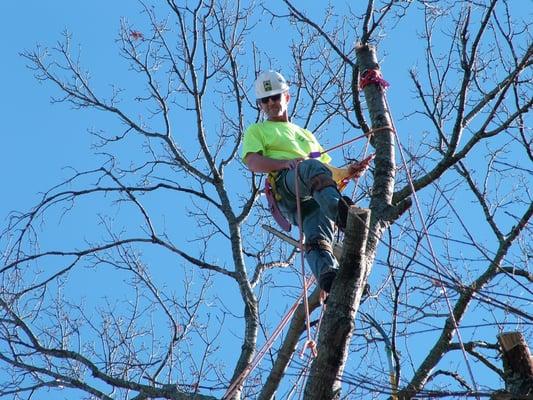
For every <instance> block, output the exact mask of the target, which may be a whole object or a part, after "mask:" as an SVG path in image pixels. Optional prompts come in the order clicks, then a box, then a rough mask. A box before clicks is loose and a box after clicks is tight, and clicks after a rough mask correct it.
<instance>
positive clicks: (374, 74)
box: [359, 69, 390, 90]
mask: <svg viewBox="0 0 533 400" xmlns="http://www.w3.org/2000/svg"><path fill="white" fill-rule="evenodd" d="M370 84H374V85H378V86H379V87H380V88H381V89H383V90H385V89H387V88H388V87H389V86H390V84H389V82H387V81H386V80H385V79H383V75H381V72H380V71H379V69H367V70H366V71H364V72H363V73H362V74H361V78H360V79H359V90H363V89H364V88H365V87H367V86H368V85H370Z"/></svg>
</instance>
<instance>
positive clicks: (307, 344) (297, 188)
mask: <svg viewBox="0 0 533 400" xmlns="http://www.w3.org/2000/svg"><path fill="white" fill-rule="evenodd" d="M299 164H300V162H298V163H296V167H295V168H294V191H295V197H296V212H297V214H298V221H297V222H298V230H299V231H300V237H299V240H298V243H299V245H300V260H301V277H302V286H303V288H304V291H303V292H304V293H303V296H304V309H305V328H306V331H307V341H306V342H305V344H304V346H303V348H302V352H301V354H300V356H301V355H302V354H303V353H304V352H305V349H306V348H308V347H309V348H310V349H311V352H312V354H313V355H314V356H315V357H316V343H315V341H314V340H313V339H311V323H310V322H309V304H308V301H307V288H306V287H305V255H304V253H305V249H304V231H303V227H302V209H301V205H300V185H299V182H298V166H299Z"/></svg>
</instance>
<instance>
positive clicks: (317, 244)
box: [304, 239, 333, 254]
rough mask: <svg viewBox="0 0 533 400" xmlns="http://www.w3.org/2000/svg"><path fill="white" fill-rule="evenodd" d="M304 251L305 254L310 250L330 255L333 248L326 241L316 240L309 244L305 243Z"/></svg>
mask: <svg viewBox="0 0 533 400" xmlns="http://www.w3.org/2000/svg"><path fill="white" fill-rule="evenodd" d="M304 250H305V252H306V253H308V252H310V251H312V250H325V251H327V252H329V253H331V254H333V248H332V247H331V244H330V243H328V242H327V240H323V239H318V240H313V241H310V242H305V244H304Z"/></svg>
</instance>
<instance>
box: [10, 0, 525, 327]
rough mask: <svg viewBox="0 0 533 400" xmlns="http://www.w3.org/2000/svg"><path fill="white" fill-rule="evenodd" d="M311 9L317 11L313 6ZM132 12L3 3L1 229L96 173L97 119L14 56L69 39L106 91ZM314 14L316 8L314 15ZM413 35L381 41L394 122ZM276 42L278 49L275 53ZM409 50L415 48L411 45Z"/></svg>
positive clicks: (107, 6) (127, 6)
mask: <svg viewBox="0 0 533 400" xmlns="http://www.w3.org/2000/svg"><path fill="white" fill-rule="evenodd" d="M526 2H527V1H526ZM305 3H306V4H311V2H305ZM317 3H318V4H320V3H319V2H316V3H312V4H315V5H316V4H317ZM521 4H522V3H521ZM139 9H140V6H139V5H138V3H137V2H134V1H127V0H113V1H102V0H98V1H91V2H88V1H71V0H53V1H47V2H44V1H35V2H16V1H4V2H2V3H1V4H0V38H1V39H0V43H1V54H2V62H1V63H0V87H1V88H2V92H3V93H2V98H3V100H2V102H1V107H0V117H1V119H2V124H1V125H0V134H1V140H2V142H1V145H0V171H1V173H0V177H1V178H2V195H1V197H0V219H1V220H2V227H3V226H4V223H5V217H6V216H7V214H8V212H10V211H12V210H19V211H25V210H27V209H28V208H29V207H31V206H32V205H34V204H35V203H36V201H38V199H39V195H38V193H39V192H43V191H44V190H47V189H48V188H50V187H51V186H52V185H54V184H56V183H58V182H59V181H60V180H62V178H64V177H66V176H68V175H69V173H70V171H65V170H63V168H64V167H66V166H69V167H73V168H76V169H79V170H84V169H90V168H94V167H97V166H98V163H97V162H95V158H94V156H93V155H92V150H91V149H90V146H91V143H92V141H93V139H92V138H91V137H90V136H89V135H88V134H87V133H86V131H87V129H90V128H99V127H102V126H100V125H101V122H102V121H101V120H99V119H98V118H100V117H101V114H98V113H91V112H84V111H78V110H69V107H70V106H69V105H67V104H56V105H51V104H50V96H51V95H52V94H57V92H56V91H55V90H54V89H53V88H52V87H51V85H49V84H44V85H42V84H40V83H39V82H37V81H36V79H35V78H34V76H33V73H32V71H30V70H29V69H27V68H26V67H25V66H26V64H27V62H26V60H25V59H24V58H23V57H21V56H20V54H19V53H21V52H23V51H24V50H25V49H33V48H35V46H36V45H37V44H42V45H43V46H52V45H54V43H55V42H56V41H58V40H61V32H62V31H64V30H65V29H66V30H68V31H70V32H71V33H72V34H73V45H74V46H78V44H80V45H81V49H82V64H83V65H84V66H86V67H87V68H88V69H89V70H90V71H91V72H92V75H93V76H94V80H95V82H98V83H99V84H101V85H103V86H104V87H105V85H106V84H107V83H111V82H114V81H115V80H116V79H119V78H120V74H121V72H120V71H121V70H122V68H123V64H121V59H120V58H119V57H118V55H117V47H116V44H115V39H116V38H117V36H118V31H119V24H120V18H121V17H124V16H127V17H128V19H129V20H130V21H136V20H141V19H142V18H143V17H142V16H140V15H139V12H138V11H139ZM318 10H319V9H318V7H317V8H316V9H315V10H313V11H318ZM266 29H267V28H266V25H265V26H263V28H262V30H261V31H259V32H258V33H257V35H258V39H262V40H263V42H264V43H268V40H264V39H265V37H264V35H265V33H266V34H268V35H269V37H271V38H272V39H271V40H272V41H273V42H272V41H271V45H272V51H273V53H274V54H273V56H274V57H277V58H278V60H277V61H276V64H278V65H283V63H284V60H283V57H284V56H283V54H286V53H287V51H288V50H287V45H288V43H283V35H282V33H280V32H277V33H276V32H272V31H267V30H266ZM413 29H414V28H413V26H410V25H407V24H403V25H401V26H400V27H399V29H398V30H397V37H396V38H389V39H387V41H386V42H385V46H384V48H383V49H381V50H380V56H381V57H384V62H383V70H384V73H385V78H386V79H387V80H389V81H390V82H391V84H392V87H391V90H390V92H389V100H390V103H391V105H392V107H393V111H394V113H395V116H400V115H402V114H403V113H406V112H408V111H409V110H408V109H406V107H407V106H408V104H407V102H406V101H405V98H406V97H407V96H408V97H409V98H410V97H411V93H409V92H408V91H407V90H406V86H405V81H406V80H407V79H408V71H409V68H411V67H414V66H416V60H414V59H412V58H411V57H412V53H411V52H410V51H409V48H408V47H407V48H406V47H405V46H406V43H405V41H404V38H405V35H408V34H412V33H413ZM404 34H405V35H404ZM262 35H263V36H262ZM275 35H277V36H275ZM275 38H277V39H278V40H279V41H280V42H279V43H281V44H280V45H279V44H278V45H277V46H276V44H277V42H276V40H275ZM409 45H410V46H414V45H416V44H415V43H413V42H410V43H409ZM398 49H401V51H398ZM285 61H286V60H285ZM248 122H249V121H248ZM397 123H398V126H399V130H400V131H402V132H405V139H406V140H405V143H404V144H407V141H408V140H407V138H408V137H409V135H410V134H411V133H412V130H413V129H412V127H410V126H409V121H408V120H403V121H397ZM330 143H332V144H333V143H335V139H334V138H333V139H330ZM239 334H240V332H239Z"/></svg>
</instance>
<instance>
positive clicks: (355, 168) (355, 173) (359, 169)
mask: <svg viewBox="0 0 533 400" xmlns="http://www.w3.org/2000/svg"><path fill="white" fill-rule="evenodd" d="M374 157H375V155H374V154H371V155H369V156H368V157H367V158H365V159H364V160H363V161H359V162H355V163H353V164H350V165H348V176H349V177H350V178H360V177H361V175H363V173H364V172H365V171H366V170H367V169H368V168H369V167H370V162H371V161H372V160H373V159H374Z"/></svg>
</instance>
